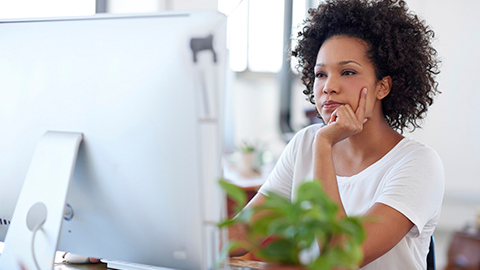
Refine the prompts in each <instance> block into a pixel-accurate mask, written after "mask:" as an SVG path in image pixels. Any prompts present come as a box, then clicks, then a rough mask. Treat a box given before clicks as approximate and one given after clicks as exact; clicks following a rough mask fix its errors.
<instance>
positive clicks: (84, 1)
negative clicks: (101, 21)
mask: <svg viewBox="0 0 480 270" xmlns="http://www.w3.org/2000/svg"><path fill="white" fill-rule="evenodd" d="M93 14H95V0H14V1H13V0H0V18H2V19H10V18H32V17H64V16H85V15H93Z"/></svg>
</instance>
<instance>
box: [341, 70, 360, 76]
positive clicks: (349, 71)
mask: <svg viewBox="0 0 480 270" xmlns="http://www.w3.org/2000/svg"><path fill="white" fill-rule="evenodd" d="M354 74H357V73H356V72H355V71H352V70H344V71H343V72H342V75H354Z"/></svg>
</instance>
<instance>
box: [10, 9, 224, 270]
mask: <svg viewBox="0 0 480 270" xmlns="http://www.w3.org/2000/svg"><path fill="white" fill-rule="evenodd" d="M225 29H226V18H225V16H224V15H222V14H220V13H218V12H216V11H198V12H190V13H171V12H170V13H160V14H144V15H96V16H91V17H79V18H77V17H75V18H51V19H50V18H47V19H45V18H43V19H22V20H3V21H0V39H1V42H0V240H5V251H4V254H2V256H0V269H3V268H6V267H5V265H6V263H7V262H5V261H7V260H8V261H9V262H10V263H12V261H15V263H16V265H15V266H14V267H17V269H20V268H19V267H20V266H19V265H20V264H23V265H24V266H26V268H27V269H35V267H36V266H34V265H33V266H32V264H34V263H35V259H32V257H33V258H35V257H36V261H37V262H38V264H39V265H40V268H41V269H48V268H50V269H52V268H51V267H52V264H53V256H54V254H51V250H50V249H51V248H52V246H53V247H54V248H55V249H56V250H62V251H68V252H72V253H75V254H80V255H85V256H91V257H96V258H108V259H115V260H122V261H129V262H134V263H141V264H146V265H156V266H165V267H170V268H174V269H195V270H197V269H213V268H214V264H215V263H217V260H218V251H219V247H218V245H219V238H221V234H220V232H219V231H218V229H217V226H216V223H217V222H218V221H220V220H221V219H222V218H223V217H224V214H225V200H224V197H223V195H222V191H221V189H220V188H219V186H218V179H219V178H220V177H221V171H222V170H221V154H222V120H223V106H222V105H223V97H224V90H225V82H224V78H225V74H226V72H225V71H226V64H225V62H226V45H225ZM78 145H79V146H78ZM62 155H63V156H62ZM70 174H73V176H72V178H71V180H70V179H69V175H70ZM50 178H59V180H58V179H57V180H55V181H57V182H52V181H50V180H51V179H50ZM22 186H23V189H22ZM67 194H68V195H67ZM62 196H63V198H62ZM65 196H66V200H65ZM17 200H18V203H17ZM45 201H48V202H45ZM16 205H17V207H16V209H15V206H16ZM39 205H40V206H41V207H39V208H37V206H39ZM14 209H15V213H14ZM64 210H65V211H66V214H65V216H64V215H63V212H64ZM58 213H60V215H61V216H60V217H59V214H58ZM39 216H40V217H39ZM32 218H33V221H32ZM42 218H43V220H40V221H39V219H42ZM27 219H28V221H27ZM52 220H53V221H52ZM28 222H30V223H29V224H27V223H28ZM32 222H33V223H32ZM42 224H43V225H42ZM36 225H39V228H35V229H33V228H31V227H32V226H33V227H35V226H36ZM27 227H28V228H27ZM37 229H38V230H37ZM14 232H15V233H14ZM33 232H35V233H36V234H37V235H36V236H35V234H34V233H33ZM58 233H59V240H58V245H57V240H56V239H57V238H56V237H58V235H57V236H55V234H58ZM14 234H17V236H13V235H14ZM18 235H20V236H18ZM32 235H33V236H34V237H33V236H32ZM12 239H13V240H12ZM32 239H35V244H32V243H31V242H30V241H31V240H32ZM32 245H33V252H30V248H31V247H32ZM45 250H46V251H45ZM35 253H36V256H31V255H32V254H35ZM7 257H8V258H10V259H7ZM12 258H13V259H12ZM32 260H33V262H32ZM2 266H3V268H2ZM9 267H10V266H9ZM8 269H9V270H13V268H8Z"/></svg>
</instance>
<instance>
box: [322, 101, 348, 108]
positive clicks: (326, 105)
mask: <svg viewBox="0 0 480 270" xmlns="http://www.w3.org/2000/svg"><path fill="white" fill-rule="evenodd" d="M342 105H343V103H340V102H336V101H333V100H327V101H325V102H324V103H323V105H322V108H323V109H324V110H334V109H336V108H338V107H340V106H342Z"/></svg>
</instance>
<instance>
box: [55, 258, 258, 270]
mask: <svg viewBox="0 0 480 270" xmlns="http://www.w3.org/2000/svg"><path fill="white" fill-rule="evenodd" d="M263 264H264V263H262V262H256V261H248V260H241V259H230V265H231V266H232V267H239V268H240V267H241V268H242V269H243V270H246V269H251V270H256V269H260V267H261V266H262V265H263ZM53 269H54V270H106V269H107V265H106V264H104V263H97V264H64V263H56V264H55V266H54V267H53Z"/></svg>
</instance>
